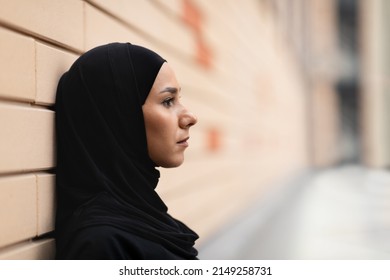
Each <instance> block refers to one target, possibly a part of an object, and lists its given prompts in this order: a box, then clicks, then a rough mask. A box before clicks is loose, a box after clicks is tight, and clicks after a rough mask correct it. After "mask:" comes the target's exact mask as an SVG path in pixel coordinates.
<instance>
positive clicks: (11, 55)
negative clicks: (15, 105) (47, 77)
mask: <svg viewBox="0 0 390 280" xmlns="http://www.w3.org/2000/svg"><path fill="white" fill-rule="evenodd" d="M0 10H1V9H0ZM0 73H1V74H0V96H1V97H6V98H10V99H16V100H24V101H32V100H34V96H35V48H34V40H33V39H31V38H29V37H26V36H22V35H19V34H17V33H15V32H12V31H10V30H7V29H5V28H2V27H0Z"/></svg>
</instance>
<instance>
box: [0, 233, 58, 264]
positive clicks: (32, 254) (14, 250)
mask: <svg viewBox="0 0 390 280" xmlns="http://www.w3.org/2000/svg"><path fill="white" fill-rule="evenodd" d="M54 257H55V241H54V239H51V238H50V239H43V240H39V241H33V242H31V241H28V242H23V243H20V244H17V245H15V246H11V247H9V248H6V249H3V250H0V260H51V259H54Z"/></svg>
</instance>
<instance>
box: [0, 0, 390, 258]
mask: <svg viewBox="0 0 390 280" xmlns="http://www.w3.org/2000/svg"><path fill="white" fill-rule="evenodd" d="M0 7H1V8H0V258H4V259H10V258H19V259H20V258H23V259H29V258H32V259H37V258H52V257H53V256H54V247H53V246H54V241H53V239H52V238H51V236H50V232H52V231H53V230H54V226H53V219H54V209H55V207H54V203H55V192H54V184H53V183H54V176H55V169H54V168H55V166H54V165H55V159H54V157H55V155H54V154H53V150H54V138H53V131H54V127H53V120H54V111H53V107H52V105H53V102H54V98H55V90H56V86H57V82H58V79H59V77H60V75H61V74H62V73H63V72H65V71H66V70H67V69H68V68H69V66H70V65H71V64H72V62H73V61H74V60H75V59H76V58H77V57H78V56H79V55H80V54H82V53H83V52H85V51H86V50H88V49H91V48H93V47H95V46H98V45H100V44H105V43H108V42H113V41H120V42H131V43H134V44H139V45H143V46H145V47H148V48H151V49H153V50H155V51H156V52H158V53H159V54H161V55H162V56H163V57H164V58H166V59H167V60H168V62H169V63H170V64H172V66H173V68H174V69H175V72H176V75H177V77H178V80H179V82H180V83H181V86H182V89H183V103H185V104H186V105H187V107H188V108H189V109H191V110H192V111H193V112H194V113H195V114H196V115H197V116H198V119H199V122H198V124H197V125H196V126H195V127H193V128H192V130H191V141H190V149H188V150H187V153H186V161H185V163H184V165H183V166H182V167H180V168H177V169H169V170H161V181H160V185H159V187H158V192H159V193H160V194H161V196H162V197H163V199H164V200H165V201H166V204H167V205H168V207H169V209H170V210H169V211H170V212H171V214H172V215H174V216H176V217H177V218H179V219H181V220H183V221H184V222H185V223H187V224H188V225H189V226H190V227H192V228H194V229H195V230H196V231H197V232H198V233H199V235H200V236H201V237H200V240H199V242H198V245H202V243H204V242H205V241H207V240H208V239H209V238H211V237H212V236H213V235H215V234H217V233H218V232H219V231H220V230H221V229H222V228H223V227H225V226H226V225H228V224H229V222H231V221H232V220H233V219H235V218H237V217H239V215H240V214H241V213H242V212H243V211H245V210H246V209H247V208H248V207H250V206H251V205H252V204H253V203H257V202H258V201H259V198H262V197H266V196H267V195H268V194H269V193H270V192H272V191H275V186H279V185H283V184H284V183H285V182H288V181H291V180H293V179H294V178H296V177H298V176H300V175H301V174H303V173H305V172H308V170H312V169H317V168H318V169H320V168H324V167H329V166H332V165H337V164H343V163H346V162H348V163H350V162H354V163H359V164H364V165H368V166H371V167H376V168H385V167H387V166H388V164H389V161H390V152H389V151H388V149H389V145H388V144H387V143H388V140H389V139H388V138H389V135H388V132H387V129H386V121H387V120H388V119H389V113H388V112H387V110H386V107H385V106H386V103H387V101H388V99H389V98H390V97H389V96H388V91H389V83H388V81H387V79H386V77H387V74H388V72H389V71H390V70H389V69H390V68H389V63H387V62H386V61H387V60H388V59H387V54H386V52H385V50H386V47H387V46H388V44H389V41H388V40H389V36H387V35H386V33H385V32H386V30H387V29H386V27H387V26H386V22H385V19H386V17H387V14H388V13H389V12H390V6H389V3H388V2H387V1H385V0H373V1H357V0H356V1H354V0H327V1H323V0H295V1H288V0H243V1H234V0H214V1H207V0H145V1H141V0H117V1H114V2H113V1H108V0H84V1H82V0H67V1H63V0H62V1H61V0H36V1H30V0H12V1H11V0H0Z"/></svg>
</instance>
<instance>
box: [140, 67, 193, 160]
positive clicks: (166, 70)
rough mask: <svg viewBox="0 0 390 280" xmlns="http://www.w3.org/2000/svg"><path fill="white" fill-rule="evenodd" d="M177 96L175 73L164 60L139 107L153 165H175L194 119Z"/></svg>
mask: <svg viewBox="0 0 390 280" xmlns="http://www.w3.org/2000/svg"><path fill="white" fill-rule="evenodd" d="M180 97H181V95H180V86H179V84H178V82H177V80H176V77H175V73H174V72H173V70H172V69H171V67H170V66H169V65H168V63H164V64H163V65H162V67H161V69H160V71H159V73H158V75H157V77H156V80H155V81H154V84H153V86H152V89H151V91H150V93H149V95H148V97H147V98H146V101H145V104H144V105H143V106H142V111H143V114H144V119H145V128H146V139H147V142H148V143H147V144H148V152H149V157H150V158H151V159H152V161H153V162H154V163H155V164H156V165H157V166H161V167H177V166H179V165H181V164H182V163H183V161H184V150H185V149H186V148H187V147H188V139H189V136H190V135H189V129H190V127H191V126H193V125H194V124H195V123H196V122H197V119H196V117H195V116H194V115H193V114H192V113H191V112H189V111H188V110H187V109H186V108H185V107H184V106H183V104H182V103H181V102H180Z"/></svg>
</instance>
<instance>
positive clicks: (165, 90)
mask: <svg viewBox="0 0 390 280" xmlns="http://www.w3.org/2000/svg"><path fill="white" fill-rule="evenodd" d="M180 90H181V89H180V88H175V87H166V88H164V89H163V90H162V91H160V93H164V92H169V93H172V94H177V93H178V92H179V91H180Z"/></svg>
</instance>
